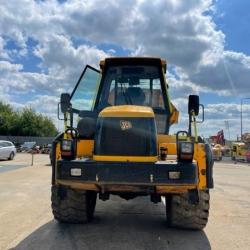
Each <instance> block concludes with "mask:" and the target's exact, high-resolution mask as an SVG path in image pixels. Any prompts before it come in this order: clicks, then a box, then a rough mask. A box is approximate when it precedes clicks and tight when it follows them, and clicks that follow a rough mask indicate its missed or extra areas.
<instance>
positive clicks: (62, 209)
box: [51, 185, 96, 223]
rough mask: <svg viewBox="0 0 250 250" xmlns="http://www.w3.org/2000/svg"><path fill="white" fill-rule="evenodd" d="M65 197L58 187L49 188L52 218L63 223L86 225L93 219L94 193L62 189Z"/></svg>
mask: <svg viewBox="0 0 250 250" xmlns="http://www.w3.org/2000/svg"><path fill="white" fill-rule="evenodd" d="M64 191H66V193H65V195H63V197H62V194H60V192H61V193H62V191H61V190H60V188H59V187H58V186H55V185H53V186H52V187H51V207H52V213H53V215H54V218H55V219H56V220H58V221H60V222H65V223H86V222H89V221H91V220H92V219H93V216H94V211H95V205H96V192H93V191H82V190H74V189H70V188H64Z"/></svg>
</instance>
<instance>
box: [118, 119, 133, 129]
mask: <svg viewBox="0 0 250 250" xmlns="http://www.w3.org/2000/svg"><path fill="white" fill-rule="evenodd" d="M120 127H121V130H127V129H130V128H132V123H131V122H130V121H120Z"/></svg>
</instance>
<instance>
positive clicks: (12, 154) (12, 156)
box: [8, 152, 15, 161]
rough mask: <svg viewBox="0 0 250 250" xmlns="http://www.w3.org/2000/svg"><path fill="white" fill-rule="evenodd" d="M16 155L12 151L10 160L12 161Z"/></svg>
mask: <svg viewBox="0 0 250 250" xmlns="http://www.w3.org/2000/svg"><path fill="white" fill-rule="evenodd" d="M14 156H15V154H14V152H11V153H10V156H9V158H8V160H10V161H12V160H13V159H14Z"/></svg>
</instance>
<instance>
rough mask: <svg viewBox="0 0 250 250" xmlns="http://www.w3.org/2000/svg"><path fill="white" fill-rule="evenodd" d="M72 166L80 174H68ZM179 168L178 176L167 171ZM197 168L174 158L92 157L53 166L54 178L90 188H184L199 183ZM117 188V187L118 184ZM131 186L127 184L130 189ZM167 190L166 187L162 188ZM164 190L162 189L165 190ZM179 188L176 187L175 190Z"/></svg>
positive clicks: (75, 185)
mask: <svg viewBox="0 0 250 250" xmlns="http://www.w3.org/2000/svg"><path fill="white" fill-rule="evenodd" d="M71 168H80V169H81V173H82V175H81V176H71ZM172 171H178V172H180V176H179V179H170V178H169V172H172ZM197 172H198V169H197V165H196V164H194V163H176V162H173V161H172V162H155V163H152V162H150V163H149V162H146V163H145V162H143V163H142V162H97V161H93V160H88V159H87V160H74V161H66V160H59V161H58V162H57V168H56V182H57V184H61V185H69V186H71V187H73V188H82V189H85V188H86V189H90V190H93V189H94V190H100V189H103V188H104V187H105V189H108V188H109V187H111V185H112V186H113V188H112V189H114V187H115V186H116V187H118V186H119V187H121V191H123V190H124V187H125V186H126V187H139V186H140V187H141V188H140V190H141V189H142V190H143V188H142V187H146V189H147V190H148V187H151V188H152V189H154V188H156V187H158V188H159V189H162V190H163V189H164V187H167V186H169V187H172V190H178V187H184V186H186V189H191V188H195V187H196V186H197V183H198V175H197ZM93 187H96V188H93ZM118 189H119V188H118ZM130 189H131V188H129V190H130ZM170 189H171V188H170ZM165 190H166V188H165ZM118 191H119V190H118ZM164 192H165V191H164ZM176 192H178V191H176Z"/></svg>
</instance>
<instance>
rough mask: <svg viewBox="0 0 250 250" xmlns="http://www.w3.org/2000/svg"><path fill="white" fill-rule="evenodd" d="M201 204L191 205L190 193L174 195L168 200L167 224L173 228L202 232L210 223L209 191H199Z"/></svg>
mask: <svg viewBox="0 0 250 250" xmlns="http://www.w3.org/2000/svg"><path fill="white" fill-rule="evenodd" d="M198 192H199V202H198V203H197V204H195V205H194V204H191V203H190V202H189V197H188V193H184V194H179V195H172V196H170V197H169V198H168V200H167V206H166V214H167V222H168V225H169V226H171V227H177V228H184V229H193V230H201V229H203V228H204V227H205V226H206V224H207V221H208V215H209V198H210V197H209V190H208V189H206V190H199V191H198Z"/></svg>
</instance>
